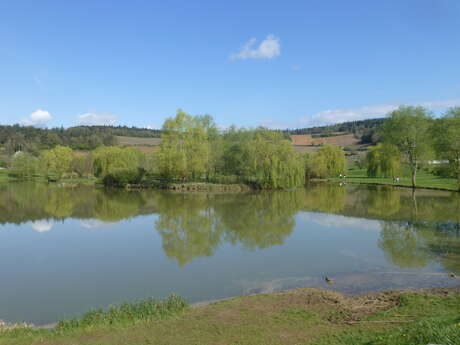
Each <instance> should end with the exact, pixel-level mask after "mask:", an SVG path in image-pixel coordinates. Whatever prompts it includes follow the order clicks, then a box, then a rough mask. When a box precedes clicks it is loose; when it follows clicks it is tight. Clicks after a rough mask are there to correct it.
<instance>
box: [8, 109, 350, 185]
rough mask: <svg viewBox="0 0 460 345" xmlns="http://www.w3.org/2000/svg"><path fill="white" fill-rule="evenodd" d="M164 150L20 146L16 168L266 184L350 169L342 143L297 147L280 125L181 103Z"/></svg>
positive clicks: (49, 174) (113, 177)
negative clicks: (221, 118)
mask: <svg viewBox="0 0 460 345" xmlns="http://www.w3.org/2000/svg"><path fill="white" fill-rule="evenodd" d="M161 138H162V141H161V144H160V146H159V148H158V150H156V151H154V152H151V153H143V152H141V151H139V150H138V149H137V148H134V147H121V146H106V145H101V146H99V147H97V148H96V149H94V150H92V151H90V152H89V153H81V152H73V151H72V149H71V148H70V147H67V146H63V145H57V146H55V147H54V148H51V149H47V150H42V151H40V152H39V153H38V154H34V153H29V152H23V151H20V152H16V153H15V154H13V156H12V159H11V166H10V167H11V169H10V174H12V175H13V176H16V177H18V178H30V177H33V176H34V175H36V174H42V175H44V176H45V177H46V178H48V180H50V179H51V180H53V179H56V180H58V179H61V178H65V177H88V176H95V177H97V178H100V179H101V181H103V183H104V184H106V185H121V186H124V185H127V184H144V185H152V184H154V183H163V184H168V183H189V182H209V183H219V184H234V183H241V184H248V185H252V186H254V187H256V188H260V189H278V188H292V187H296V186H302V185H304V184H305V182H306V179H307V180H308V179H309V178H313V177H317V178H327V177H332V176H337V175H338V174H340V173H344V172H345V156H344V153H343V151H342V149H341V148H339V147H333V146H327V145H326V146H323V147H321V148H320V149H319V150H318V151H317V152H312V153H309V154H302V153H299V152H295V151H294V149H293V146H292V143H291V141H290V140H289V139H288V138H287V137H286V135H285V134H284V133H282V132H281V131H273V130H268V129H266V128H256V129H244V128H236V127H234V126H233V127H230V128H228V129H227V130H224V131H221V130H219V129H218V128H217V125H216V124H215V122H214V120H213V118H212V117H211V116H209V115H198V116H192V115H189V114H187V113H185V112H183V111H181V110H179V111H178V112H177V114H176V116H174V117H171V118H167V119H166V120H165V122H164V125H163V128H162V131H161Z"/></svg>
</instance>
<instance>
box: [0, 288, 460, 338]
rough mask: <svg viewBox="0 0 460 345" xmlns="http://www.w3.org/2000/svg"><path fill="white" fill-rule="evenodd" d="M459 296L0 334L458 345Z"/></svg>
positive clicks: (412, 296)
mask: <svg viewBox="0 0 460 345" xmlns="http://www.w3.org/2000/svg"><path fill="white" fill-rule="evenodd" d="M458 339H460V295H459V294H458V293H457V294H449V295H441V294H440V295H434V294H418V293H413V292H404V293H401V292H390V293H381V294H378V295H374V296H373V297H372V296H371V295H369V296H359V297H353V298H351V297H346V296H343V295H340V294H338V293H335V292H330V291H325V290H315V289H299V290H294V291H289V292H286V293H281V294H263V295H251V296H241V297H237V298H233V299H229V300H224V301H220V302H216V303H212V304H209V305H205V306H200V307H195V308H187V307H186V304H185V303H184V302H183V300H182V299H180V298H178V297H170V298H169V299H168V300H166V301H164V302H158V301H151V300H150V301H146V302H142V303H137V304H132V305H130V304H123V305H121V306H118V307H112V308H110V309H109V310H107V311H101V310H99V311H92V312H90V313H88V314H86V315H84V316H83V317H82V318H81V319H79V320H73V321H65V322H61V323H60V324H59V325H58V327H57V328H56V329H55V330H24V329H22V330H15V331H7V332H5V333H3V334H2V333H0V344H1V345H35V344H41V345H58V344H59V345H71V344H72V345H75V344H88V345H96V344H97V345H109V344H123V345H148V344H150V345H155V344H157V345H173V344H174V345H180V344H197V345H198V344H200V345H208V344H209V345H210V344H241V345H242V344H248V345H251V344H254V345H255V344H257V345H261V344H266V345H275V344H284V345H294V344H299V345H300V344H304V345H307V344H310V345H386V344H391V345H413V344H423V345H425V344H430V343H433V344H443V345H454V344H458Z"/></svg>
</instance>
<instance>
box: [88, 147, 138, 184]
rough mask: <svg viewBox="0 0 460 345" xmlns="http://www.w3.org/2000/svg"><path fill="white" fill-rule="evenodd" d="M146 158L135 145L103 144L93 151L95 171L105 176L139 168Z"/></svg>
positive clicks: (98, 174)
mask: <svg viewBox="0 0 460 345" xmlns="http://www.w3.org/2000/svg"><path fill="white" fill-rule="evenodd" d="M144 159H145V156H144V154H143V153H142V152H140V151H139V150H137V149H136V148H133V147H118V146H101V147H99V148H97V149H96V150H94V152H93V160H94V163H93V164H94V173H95V175H96V176H97V177H101V178H104V177H105V176H106V175H108V174H111V173H114V172H116V171H120V170H129V169H137V167H140V166H141V165H142V163H143V161H144Z"/></svg>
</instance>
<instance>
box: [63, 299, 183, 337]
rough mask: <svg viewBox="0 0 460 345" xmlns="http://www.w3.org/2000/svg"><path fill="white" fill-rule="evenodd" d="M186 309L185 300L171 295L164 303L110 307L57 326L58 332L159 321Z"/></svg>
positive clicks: (138, 303)
mask: <svg viewBox="0 0 460 345" xmlns="http://www.w3.org/2000/svg"><path fill="white" fill-rule="evenodd" d="M186 307H187V303H186V302H185V301H184V299H182V297H179V296H176V295H170V296H169V297H168V298H167V299H166V300H164V301H159V300H155V299H146V300H144V301H140V302H137V303H123V304H121V305H119V306H110V307H109V309H108V310H103V309H97V310H93V311H90V312H88V313H86V314H85V315H83V317H82V318H80V319H74V320H66V321H60V322H59V323H58V324H57V326H56V331H57V332H62V331H68V330H74V329H79V328H88V327H94V326H100V325H117V324H120V323H135V322H136V321H146V320H159V319H164V318H166V317H169V316H172V315H175V314H178V313H180V312H181V311H183V310H184V309H185V308H186Z"/></svg>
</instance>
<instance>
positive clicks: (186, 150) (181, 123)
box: [157, 110, 212, 181]
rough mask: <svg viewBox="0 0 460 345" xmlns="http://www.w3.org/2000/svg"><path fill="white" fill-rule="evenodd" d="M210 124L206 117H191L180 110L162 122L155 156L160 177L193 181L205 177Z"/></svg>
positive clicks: (207, 165) (207, 162)
mask: <svg viewBox="0 0 460 345" xmlns="http://www.w3.org/2000/svg"><path fill="white" fill-rule="evenodd" d="M210 123H212V118H210V117H199V116H196V117H193V116H191V115H189V114H187V113H185V112H183V111H182V110H178V111H177V114H176V116H175V117H173V118H167V119H166V120H165V122H164V124H163V130H162V134H161V140H162V141H161V145H160V150H159V152H158V156H157V159H158V160H157V162H158V169H159V171H160V174H161V175H162V176H163V177H164V178H166V179H167V180H174V179H180V180H181V181H196V180H200V179H202V178H204V177H206V176H207V171H208V169H209V161H210V158H211V155H210V140H209V137H210V136H209V132H210V128H211V127H212V126H211V124H210Z"/></svg>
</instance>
